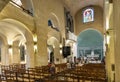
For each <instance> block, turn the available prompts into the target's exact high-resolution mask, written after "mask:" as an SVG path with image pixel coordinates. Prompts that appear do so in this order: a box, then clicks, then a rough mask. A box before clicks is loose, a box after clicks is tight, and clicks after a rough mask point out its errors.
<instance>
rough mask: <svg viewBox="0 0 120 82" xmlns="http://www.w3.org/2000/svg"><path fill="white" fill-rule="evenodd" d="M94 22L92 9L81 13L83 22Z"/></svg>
mask: <svg viewBox="0 0 120 82" xmlns="http://www.w3.org/2000/svg"><path fill="white" fill-rule="evenodd" d="M91 21H94V10H93V8H87V9H85V10H84V11H83V22H84V23H86V22H91Z"/></svg>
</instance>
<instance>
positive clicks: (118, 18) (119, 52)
mask: <svg viewBox="0 0 120 82" xmlns="http://www.w3.org/2000/svg"><path fill="white" fill-rule="evenodd" d="M113 17H114V19H113V21H114V22H113V24H114V29H115V38H114V39H115V46H114V48H115V82H120V0H113Z"/></svg>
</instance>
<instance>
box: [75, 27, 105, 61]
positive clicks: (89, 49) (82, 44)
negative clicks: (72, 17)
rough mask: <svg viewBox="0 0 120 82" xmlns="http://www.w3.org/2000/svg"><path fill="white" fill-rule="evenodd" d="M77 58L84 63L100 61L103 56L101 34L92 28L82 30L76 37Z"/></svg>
mask: <svg viewBox="0 0 120 82" xmlns="http://www.w3.org/2000/svg"><path fill="white" fill-rule="evenodd" d="M77 43H78V44H77V58H82V59H83V60H84V62H85V63H87V62H88V63H93V62H97V61H99V62H101V60H102V58H103V36H102V34H101V33H100V32H99V31H97V30H94V29H87V30H84V31H82V32H81V33H80V34H79V36H78V38H77Z"/></svg>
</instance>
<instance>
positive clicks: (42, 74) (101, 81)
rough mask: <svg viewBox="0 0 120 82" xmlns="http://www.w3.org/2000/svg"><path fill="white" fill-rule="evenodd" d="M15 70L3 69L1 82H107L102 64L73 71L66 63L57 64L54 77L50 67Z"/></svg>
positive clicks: (84, 66)
mask: <svg viewBox="0 0 120 82" xmlns="http://www.w3.org/2000/svg"><path fill="white" fill-rule="evenodd" d="M15 68H16V67H15ZM15 68H12V69H11V68H10V69H9V68H7V69H6V68H2V71H3V72H2V75H1V82H2V80H5V81H6V82H80V81H82V82H86V81H91V82H96V81H97V82H107V78H106V72H105V68H104V66H103V67H102V64H100V65H98V64H88V65H83V66H77V67H75V68H72V69H67V67H66V64H65V63H64V64H57V65H56V70H57V71H56V73H55V74H54V75H51V74H50V72H49V66H36V67H35V68H28V69H25V68H22V67H19V68H16V69H15ZM62 68H63V69H62Z"/></svg>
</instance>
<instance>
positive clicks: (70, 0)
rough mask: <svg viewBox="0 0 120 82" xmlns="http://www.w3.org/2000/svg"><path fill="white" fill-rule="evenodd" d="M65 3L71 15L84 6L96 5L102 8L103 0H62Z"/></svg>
mask: <svg viewBox="0 0 120 82" xmlns="http://www.w3.org/2000/svg"><path fill="white" fill-rule="evenodd" d="M62 1H63V3H64V4H65V5H67V7H68V8H69V9H70V12H71V14H72V15H75V13H76V12H77V11H78V10H79V9H81V8H83V7H86V6H90V5H98V6H100V7H102V8H103V6H104V1H105V0H62Z"/></svg>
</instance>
